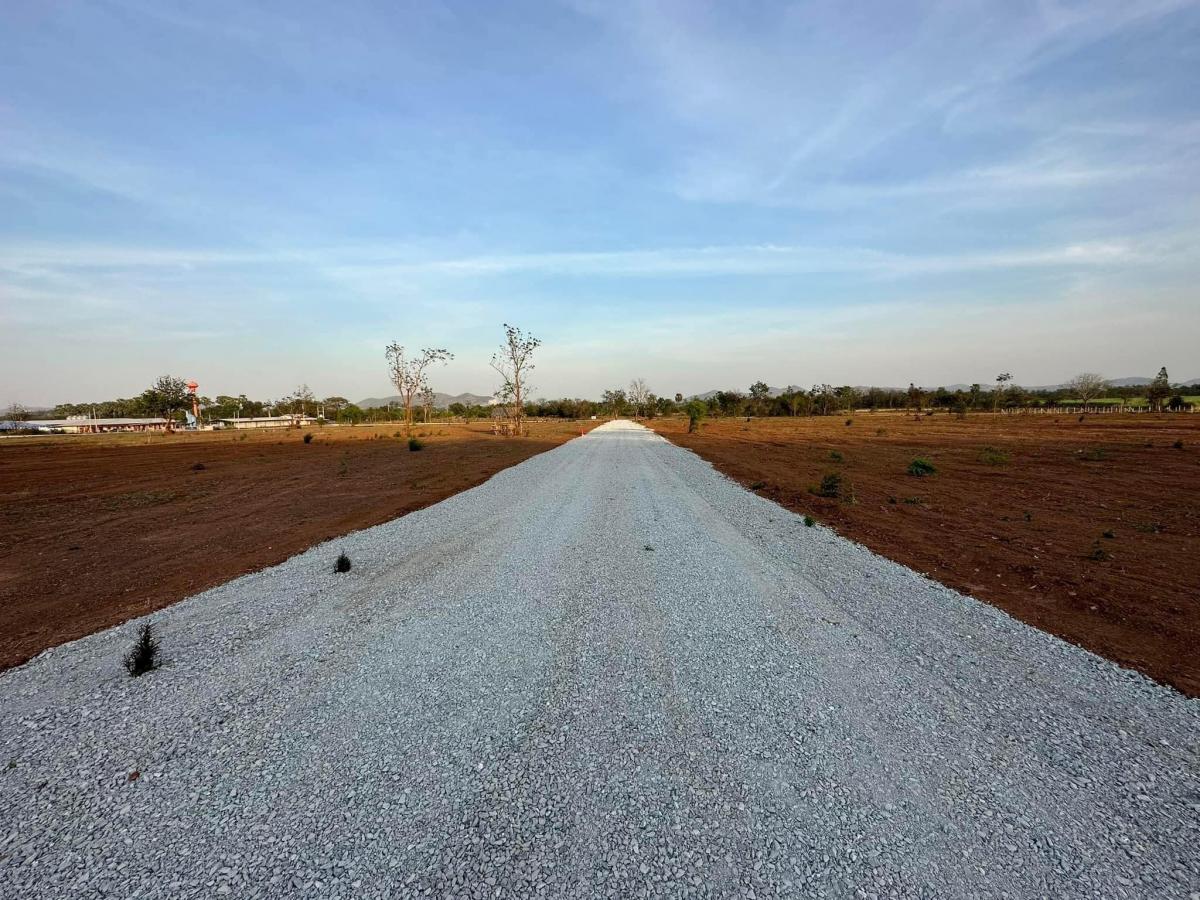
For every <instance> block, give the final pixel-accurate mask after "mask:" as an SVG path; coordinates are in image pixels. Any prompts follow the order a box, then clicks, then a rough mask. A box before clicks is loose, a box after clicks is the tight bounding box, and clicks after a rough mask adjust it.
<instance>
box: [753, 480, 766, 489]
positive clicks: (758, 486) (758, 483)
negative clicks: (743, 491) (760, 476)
mask: <svg viewBox="0 0 1200 900" xmlns="http://www.w3.org/2000/svg"><path fill="white" fill-rule="evenodd" d="M766 486H767V483H766V482H765V481H754V482H751V484H750V490H752V491H761V490H762V489H763V488H765V487H766Z"/></svg>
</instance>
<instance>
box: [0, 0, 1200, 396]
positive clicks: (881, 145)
mask: <svg viewBox="0 0 1200 900" xmlns="http://www.w3.org/2000/svg"><path fill="white" fill-rule="evenodd" d="M1197 84H1200V4H1197V3H1196V2H1184V0H1161V2H1158V0H1145V2H1143V0H1132V2H1130V0H1124V2H1110V0H1087V2H1070V3H1058V2H1019V0H1004V2H993V3H983V2H978V3H976V2H969V0H948V2H929V3H896V2H877V3H853V4H847V3H842V2H814V3H797V4H779V3H768V2H751V3H737V4H728V3H713V4H704V3H701V2H685V3H678V4H669V3H649V2H647V3H623V2H619V0H617V2H608V0H605V2H599V0H598V2H591V0H579V2H563V3H553V2H544V3H520V2H518V3H506V4H479V3H467V2H464V3H444V4H437V3H433V2H421V3H411V4H409V3H383V2H379V3H359V2H354V0H350V2H342V3H338V4H328V3H309V2H305V0H292V2H287V3H282V2H281V3H271V4H264V3H256V2H245V0H239V2H222V0H214V2H209V3H204V4H195V3H173V2H169V0H92V2H87V3H76V2H53V3H52V2H46V0H12V2H8V3H5V4H3V5H2V6H0V208H2V209H3V214H2V215H0V328H2V329H3V332H4V333H5V335H6V336H7V341H6V342H5V343H6V349H5V352H4V353H3V354H2V355H0V403H3V404H7V403H10V402H13V401H19V402H23V403H26V404H38V403H53V402H57V401H61V400H67V399H74V400H86V399H100V398H104V397H109V396H116V395H121V396H127V395H130V394H133V393H136V392H137V391H139V390H141V389H142V388H143V387H144V386H145V385H146V384H148V383H149V382H150V381H151V380H152V379H153V378H154V377H155V376H156V375H158V374H161V373H163V372H170V373H174V374H178V375H181V376H185V377H189V378H195V379H196V380H197V381H198V382H200V384H201V389H202V391H203V392H204V393H208V394H216V393H225V392H235V391H244V392H247V393H249V394H251V395H258V396H279V395H282V394H284V393H286V392H288V391H290V390H292V389H293V388H294V387H295V386H296V385H297V384H298V383H300V382H307V383H308V384H310V385H311V386H312V387H313V388H314V389H315V390H316V391H317V392H318V393H319V394H322V395H326V394H333V393H337V394H342V395H345V396H349V397H351V398H352V399H359V398H361V397H363V396H367V395H379V394H383V393H386V392H387V388H388V386H387V380H386V369H385V364H384V358H383V348H384V345H385V344H386V343H387V342H388V341H390V340H393V339H395V340H398V341H400V342H401V343H405V344H408V345H412V346H421V345H434V346H445V347H448V348H450V349H451V350H452V351H454V352H456V353H457V359H456V360H455V361H454V363H453V364H452V365H450V366H449V367H447V368H446V369H444V370H440V371H439V372H438V373H436V376H435V387H436V388H438V389H442V390H446V391H450V392H458V391H463V390H469V391H475V392H486V391H490V390H492V389H493V388H494V387H495V379H494V377H493V376H492V373H491V371H490V369H489V368H488V366H487V362H488V358H489V356H490V353H491V350H492V348H493V347H494V345H496V344H497V343H498V341H499V339H500V337H501V329H500V324H501V323H502V322H514V323H516V324H519V325H521V326H522V327H525V328H526V329H528V330H530V331H532V332H534V333H535V334H537V335H538V336H539V337H541V338H542V339H543V340H544V342H545V346H544V348H543V350H542V351H541V354H540V362H539V368H538V371H537V374H536V378H535V381H536V387H537V393H539V394H545V395H548V396H558V395H598V394H599V393H600V391H601V390H603V389H604V388H605V387H609V386H613V385H619V384H623V383H626V382H628V381H629V379H630V378H632V377H644V378H646V379H647V380H648V381H649V382H650V384H651V386H652V387H653V388H654V389H655V390H657V391H658V392H660V393H667V394H673V393H675V392H676V391H683V392H685V393H688V392H692V391H699V390H705V389H708V388H713V387H723V386H739V387H745V386H746V385H748V384H749V383H750V382H752V381H755V380H757V379H759V378H761V379H764V380H766V381H768V382H769V383H772V384H777V385H779V384H786V383H797V384H811V383H812V382H814V381H829V382H834V383H847V382H848V383H855V384H865V383H876V384H907V383H908V382H909V381H917V382H918V383H925V384H944V383H950V382H958V381H962V382H970V381H975V380H983V381H989V380H991V379H992V378H993V377H994V376H995V374H996V372H998V371H1011V372H1013V373H1014V374H1015V376H1016V380H1017V381H1018V383H1024V384H1039V383H1049V382H1056V381H1061V380H1064V379H1065V378H1067V377H1069V376H1070V375H1072V374H1074V373H1075V372H1078V371H1081V370H1089V371H1100V372H1102V373H1104V374H1106V375H1108V376H1110V377H1117V376H1124V375H1134V374H1137V375H1145V374H1153V373H1154V372H1155V371H1157V369H1158V367H1159V366H1161V365H1166V366H1168V368H1170V370H1171V373H1172V375H1173V376H1174V377H1176V378H1183V377H1195V376H1198V375H1200V358H1198V355H1197V352H1196V347H1197V344H1198V339H1200V297H1198V296H1197V294H1198V291H1197V288H1196V285H1197V284H1200V256H1198V254H1197V251H1196V239H1197V237H1200V202H1198V201H1200V91H1198V90H1197V89H1196V85H1197Z"/></svg>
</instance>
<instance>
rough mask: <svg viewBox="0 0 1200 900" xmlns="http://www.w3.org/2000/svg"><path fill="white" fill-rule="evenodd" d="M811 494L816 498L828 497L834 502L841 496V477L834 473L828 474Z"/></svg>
mask: <svg viewBox="0 0 1200 900" xmlns="http://www.w3.org/2000/svg"><path fill="white" fill-rule="evenodd" d="M813 493H815V494H816V495H817V496H818V497H829V498H831V499H833V500H836V499H837V498H838V497H840V496H841V495H842V476H841V475H838V474H837V473H836V472H830V473H829V474H828V475H826V476H825V477H824V478H822V479H821V484H820V486H819V487H817V488H816V489H815V490H814V491H813Z"/></svg>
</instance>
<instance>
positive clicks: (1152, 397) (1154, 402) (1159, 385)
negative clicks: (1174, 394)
mask: <svg viewBox="0 0 1200 900" xmlns="http://www.w3.org/2000/svg"><path fill="white" fill-rule="evenodd" d="M1169 396H1171V379H1170V377H1169V376H1168V375H1167V367H1166V366H1163V367H1162V368H1161V369H1159V370H1158V374H1157V375H1155V376H1154V380H1153V381H1152V382H1150V386H1149V387H1148V388H1146V399H1147V400H1148V401H1149V403H1150V408H1151V409H1153V410H1154V411H1155V412H1162V408H1163V401H1164V400H1166V399H1167V397H1169Z"/></svg>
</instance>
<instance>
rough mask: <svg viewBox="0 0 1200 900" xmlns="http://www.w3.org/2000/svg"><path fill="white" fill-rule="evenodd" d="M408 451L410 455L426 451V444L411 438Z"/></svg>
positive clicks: (418, 439)
mask: <svg viewBox="0 0 1200 900" xmlns="http://www.w3.org/2000/svg"><path fill="white" fill-rule="evenodd" d="M408 449H409V452H410V453H416V452H417V451H418V450H424V449H425V444H424V442H422V441H421V439H420V438H417V437H410V438H409V439H408Z"/></svg>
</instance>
